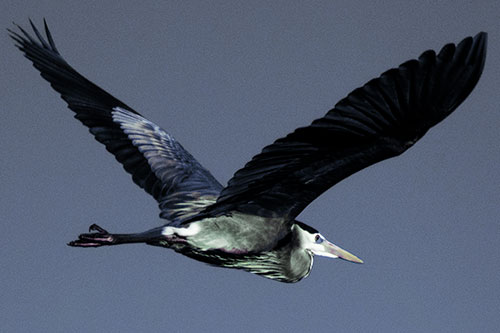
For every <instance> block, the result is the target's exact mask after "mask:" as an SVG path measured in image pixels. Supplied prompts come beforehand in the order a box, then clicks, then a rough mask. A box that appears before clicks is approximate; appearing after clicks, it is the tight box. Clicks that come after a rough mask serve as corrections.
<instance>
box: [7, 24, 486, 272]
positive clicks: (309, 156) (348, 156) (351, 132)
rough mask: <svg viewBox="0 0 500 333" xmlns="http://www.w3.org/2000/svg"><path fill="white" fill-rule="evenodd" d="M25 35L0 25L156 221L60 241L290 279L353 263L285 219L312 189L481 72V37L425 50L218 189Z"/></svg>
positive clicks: (428, 118)
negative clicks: (164, 252) (141, 248)
mask: <svg viewBox="0 0 500 333" xmlns="http://www.w3.org/2000/svg"><path fill="white" fill-rule="evenodd" d="M30 24H31V26H32V28H33V31H34V33H35V35H36V38H33V37H32V36H30V34H28V33H27V32H26V31H25V30H23V29H22V28H21V27H19V26H17V27H18V28H19V29H20V33H16V32H14V31H12V30H9V32H10V35H11V37H12V38H13V39H14V40H15V41H16V43H17V44H16V46H17V47H18V48H19V49H20V50H21V51H22V52H24V55H25V56H26V57H27V58H28V59H29V60H31V61H32V62H33V65H34V66H35V68H37V69H38V70H39V71H40V73H41V75H42V77H43V78H45V79H46V80H47V81H49V82H50V84H51V85H52V87H53V88H54V89H55V90H56V91H57V92H59V93H60V94H61V96H62V98H63V99H64V100H65V101H66V102H67V103H68V106H69V108H70V109H71V110H73V111H74V112H75V113H76V115H75V118H77V119H78V120H80V121H81V122H82V123H83V124H84V125H85V126H87V127H88V128H89V129H90V132H91V133H92V134H93V135H94V137H95V138H96V139H97V141H99V142H101V143H102V144H104V145H105V146H106V149H107V150H108V151H109V152H111V153H112V154H113V155H114V156H115V157H116V159H117V160H118V161H119V162H120V163H121V164H122V165H123V167H124V168H125V170H126V171H127V172H128V173H130V174H131V175H132V179H133V181H134V182H135V183H136V184H137V185H139V186H140V187H142V188H143V189H144V190H145V191H146V192H148V193H149V194H151V195H152V196H153V197H154V198H155V199H156V200H157V201H158V204H159V207H160V210H161V213H160V217H161V218H162V219H164V224H163V226H161V227H156V228H153V229H151V230H148V231H146V232H142V233H134V234H114V233H109V232H107V231H106V230H105V229H103V228H101V227H99V226H97V225H95V224H94V225H92V226H90V230H89V233H84V234H81V235H80V236H79V237H78V239H77V240H75V241H72V242H70V243H69V244H68V245H70V246H76V247H98V246H103V245H117V244H125V243H146V244H149V245H154V246H161V247H167V248H171V249H173V250H175V251H177V252H179V253H182V254H184V255H186V256H189V257H191V258H194V259H196V260H200V261H203V262H206V263H209V264H212V265H216V266H222V267H229V268H237V269H243V270H246V271H249V272H252V273H255V274H259V275H262V276H264V277H267V278H270V279H274V280H278V281H282V282H297V281H299V280H301V279H302V278H304V277H306V276H307V275H308V274H309V273H310V271H311V268H312V264H313V256H314V255H320V256H326V257H331V258H342V259H345V260H348V261H352V262H356V263H362V261H361V260H360V259H359V258H357V257H356V256H354V255H352V254H350V253H349V252H347V251H345V250H343V249H341V248H340V247H338V246H336V245H334V244H332V243H330V242H329V241H327V240H326V239H325V238H324V237H323V236H322V235H321V234H320V233H319V232H318V231H317V230H316V229H314V228H312V227H310V226H308V225H306V224H304V223H302V222H299V221H297V220H295V218H296V217H297V215H298V214H299V213H300V212H301V211H302V210H303V209H304V208H305V207H306V206H307V205H308V204H309V203H311V202H312V201H313V200H314V199H315V198H316V197H318V196H319V195H320V194H321V193H323V192H324V191H326V190H327V189H329V188H330V187H331V186H333V185H335V184H336V183H338V182H339V181H341V180H342V179H344V178H346V177H348V176H350V175H351V174H353V173H355V172H357V171H359V170H361V169H363V168H365V167H367V166H369V165H371V164H373V163H376V162H378V161H381V160H384V159H386V158H389V157H392V156H397V155H399V154H401V153H402V152H404V151H405V150H406V149H408V148H409V147H411V146H412V145H413V144H414V143H415V142H416V141H417V140H418V139H420V138H421V137H422V136H423V135H424V134H425V133H426V132H427V130H429V128H431V127H432V126H434V125H436V124H437V123H438V122H440V121H441V120H443V119H444V118H445V117H447V116H448V115H449V114H450V113H451V112H452V111H453V110H455V109H456V108H457V107H458V105H459V104H460V103H461V102H462V101H463V100H464V99H465V98H466V97H467V96H468V95H469V94H470V92H471V91H472V89H473V88H474V86H475V85H476V83H477V82H478V80H479V77H480V76H481V73H482V70H483V66H484V62H485V57H486V44H487V34H486V33H484V32H481V33H479V34H477V35H476V36H475V37H474V38H472V37H467V38H465V39H464V40H462V41H461V42H460V43H459V44H458V45H456V46H455V45H454V44H447V45H445V46H444V47H443V48H442V49H441V51H440V52H439V53H438V54H436V53H435V52H434V51H432V50H429V51H426V52H424V53H422V55H421V56H420V57H419V58H418V59H414V60H409V61H407V62H405V63H403V64H402V65H400V66H399V67H398V68H393V69H390V70H388V71H386V72H384V73H383V74H382V75H381V76H380V77H378V78H376V79H373V80H371V81H369V82H368V83H367V84H365V85H364V86H362V87H361V88H358V89H356V90H354V91H353V92H351V93H350V94H349V95H348V96H347V97H346V98H344V99H342V100H341V101H340V102H338V103H337V104H336V105H335V107H334V108H333V109H331V110H330V111H328V113H327V114H326V115H325V116H324V117H323V118H320V119H316V120H315V121H313V122H312V124H311V125H309V126H306V127H301V128H298V129H296V130H295V131H294V132H292V133H290V134H288V135H287V136H286V137H284V138H281V139H278V140H276V141H275V142H274V143H272V144H271V145H269V146H266V147H265V148H264V149H263V150H262V152H261V153H260V154H258V155H256V156H254V157H253V158H252V160H251V161H250V162H248V163H247V164H246V165H245V166H244V167H243V168H242V169H240V170H238V171H237V172H236V173H235V174H234V176H233V178H232V179H231V180H230V181H229V182H228V185H227V186H226V187H224V186H222V185H221V184H220V183H219V182H218V181H217V180H216V179H215V178H214V177H213V176H212V175H211V174H210V173H209V172H208V171H207V170H206V169H205V168H203V167H202V166H201V165H200V164H199V163H198V162H197V161H196V160H195V159H194V158H193V156H191V154H189V153H188V152H187V151H186V150H185V149H184V148H183V147H182V146H181V145H180V144H179V143H178V142H177V141H176V140H175V139H174V138H173V137H172V136H171V135H170V134H168V133H167V132H165V131H164V130H163V129H161V128H160V127H159V126H157V125H156V124H154V123H152V122H150V121H149V120H147V119H146V118H144V117H142V116H141V115H140V114H139V113H137V112H136V111H134V109H132V108H131V107H129V106H127V105H126V104H124V103H123V102H121V101H119V100H118V99H116V98H114V97H113V96H111V95H110V94H108V93H107V92H105V91H104V90H102V89H101V88H99V87H98V86H96V85H95V84H93V83H92V82H90V81H89V80H87V79H86V78H84V77H83V76H82V75H80V74H79V73H78V72H77V71H75V70H74V69H73V68H72V67H71V66H70V65H68V63H67V62H66V61H65V60H64V59H63V58H62V57H61V55H60V54H59V52H58V50H57V48H56V46H55V44H54V41H53V39H52V36H51V34H50V32H49V29H48V27H47V24H46V22H45V21H44V27H45V34H46V38H44V37H43V36H42V34H41V33H40V32H39V31H38V30H37V29H36V27H35V26H34V25H33V23H32V22H31V20H30Z"/></svg>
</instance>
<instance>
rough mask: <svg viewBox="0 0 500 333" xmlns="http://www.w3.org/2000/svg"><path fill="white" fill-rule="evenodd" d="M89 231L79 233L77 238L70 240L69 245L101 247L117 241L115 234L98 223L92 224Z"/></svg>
mask: <svg viewBox="0 0 500 333" xmlns="http://www.w3.org/2000/svg"><path fill="white" fill-rule="evenodd" d="M92 231H97V232H92ZM89 232H90V233H88V234H81V235H79V236H78V239H77V240H74V241H71V242H69V243H68V245H69V246H74V247H99V246H103V245H113V244H114V243H115V238H114V237H113V235H111V234H109V233H108V232H107V231H106V230H105V229H103V228H101V227H100V226H98V225H97V224H92V225H91V226H90V227H89Z"/></svg>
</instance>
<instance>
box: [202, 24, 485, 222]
mask: <svg viewBox="0 0 500 333" xmlns="http://www.w3.org/2000/svg"><path fill="white" fill-rule="evenodd" d="M486 41H487V35H486V33H484V32H481V33H479V34H478V35H476V36H475V37H474V38H471V37H468V38H465V39H464V40H463V41H462V42H460V43H459V44H458V45H457V46H455V45H454V44H447V45H445V46H444V47H443V48H442V50H441V51H440V52H439V54H438V55H436V54H435V52H434V51H432V50H429V51H426V52H424V53H423V54H422V55H421V56H420V57H419V58H418V60H410V61H407V62H405V63H403V64H402V65H400V66H399V67H398V68H394V69H391V70H389V71H387V72H385V73H383V74H382V75H381V76H380V77H379V78H376V79H373V80H371V81H369V82H368V83H367V84H365V85H364V86H363V87H361V88H358V89H356V90H354V91H353V92H351V93H350V94H349V95H348V96H347V97H346V98H344V99H342V100H341V101H340V102H338V103H337V105H336V106H335V107H334V108H333V109H332V110H330V111H329V112H328V113H327V114H326V115H325V116H324V117H323V118H320V119H317V120H315V121H313V123H312V124H311V125H310V126H308V127H303V128H298V129H297V130H295V131H294V132H293V133H291V134H289V135H287V136H286V137H284V138H281V139H278V140H277V141H276V142H274V143H273V144H271V145H269V146H267V147H265V148H264V149H263V150H262V152H261V153H260V154H258V155H256V156H255V157H253V159H252V160H251V161H250V162H248V163H247V164H246V165H245V167H243V168H242V169H240V170H238V171H237V172H236V173H235V175H234V176H233V178H232V179H231V180H230V181H229V183H228V186H227V187H226V188H224V189H223V190H222V192H221V195H220V197H219V198H218V199H217V202H216V203H215V204H214V205H212V206H209V207H207V209H206V211H205V212H204V213H205V214H209V215H217V214H221V213H223V212H230V211H232V210H237V211H241V212H246V213H251V214H256V215H260V216H268V217H270V216H273V217H277V216H279V217H284V218H287V219H289V220H290V219H293V218H294V217H296V216H297V215H298V214H299V213H300V212H301V211H302V210H303V209H304V208H305V207H306V206H307V205H308V204H309V203H310V202H311V201H313V200H314V199H315V198H316V197H318V196H319V195H320V194H321V193H323V192H324V191H326V190H327V189H329V188H330V187H331V186H333V185H335V184H336V183H338V182H339V181H341V180H342V179H344V178H346V177H348V176H350V175H352V174H353V173H355V172H357V171H359V170H361V169H363V168H366V167H367V166H369V165H371V164H374V163H376V162H379V161H381V160H384V159H386V158H389V157H392V156H396V155H399V154H401V153H402V152H404V151H405V150H406V149H408V148H409V147H411V146H412V145H413V144H414V143H415V142H416V141H417V140H418V139H420V138H421V137H422V136H423V135H424V134H425V133H426V132H427V130H429V128H431V127H432V126H434V125H436V124H437V123H439V122H440V121H441V120H443V119H444V118H445V117H447V116H448V115H449V114H450V113H451V112H452V111H453V110H455V109H456V108H457V106H458V105H459V104H460V103H461V102H463V100H464V99H465V98H466V97H467V96H468V95H469V93H470V92H471V91H472V89H473V88H474V86H475V85H476V83H477V82H478V80H479V77H480V76H481V73H482V70H483V66H484V62H485V57H486Z"/></svg>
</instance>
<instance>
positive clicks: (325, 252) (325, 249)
mask: <svg viewBox="0 0 500 333" xmlns="http://www.w3.org/2000/svg"><path fill="white" fill-rule="evenodd" d="M293 231H294V234H295V235H296V239H297V240H298V243H299V245H300V247H302V248H303V249H305V250H306V251H309V252H310V253H311V254H314V255H318V256H323V257H328V258H340V259H344V260H347V261H351V262H354V263H358V264H362V263H363V260H361V259H359V258H358V257H356V256H355V255H353V254H351V253H349V252H347V251H346V250H344V249H342V248H340V247H338V246H337V245H335V244H333V243H330V242H329V241H327V240H326V238H325V237H323V235H321V234H320V233H319V232H318V230H316V229H314V228H313V227H310V226H308V225H307V224H304V223H302V222H299V221H295V224H294V225H293Z"/></svg>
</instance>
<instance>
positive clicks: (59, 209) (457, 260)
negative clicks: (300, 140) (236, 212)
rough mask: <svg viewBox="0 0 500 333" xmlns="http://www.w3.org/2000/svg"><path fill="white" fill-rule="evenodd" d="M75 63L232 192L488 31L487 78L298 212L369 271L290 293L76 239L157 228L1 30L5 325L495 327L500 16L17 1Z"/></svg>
mask: <svg viewBox="0 0 500 333" xmlns="http://www.w3.org/2000/svg"><path fill="white" fill-rule="evenodd" d="M0 7H1V10H0V26H1V27H3V28H7V27H12V25H11V21H15V22H17V23H19V24H22V25H24V26H27V18H28V17H31V18H32V19H33V20H34V21H35V22H36V23H37V24H38V25H40V24H41V22H42V20H41V19H42V17H45V18H47V20H48V23H49V25H50V28H51V30H52V33H53V36H54V38H55V41H56V44H57V45H58V48H59V50H60V51H61V53H62V55H63V56H64V57H65V58H66V60H67V61H68V62H69V63H70V64H71V65H72V66H73V67H75V68H76V69H77V70H78V71H80V72H81V73H82V74H83V75H85V76H86V77H87V78H88V79H90V80H91V81H93V82H95V83H97V84H98V85H100V86H101V87H103V88H104V89H106V90H108V91H109V92H110V93H112V94H113V95H115V96H116V97H118V98H119V99H121V100H123V101H124V102H126V103H127V104H129V105H130V106H132V107H134V108H135V109H136V110H138V111H139V112H141V113H142V114H143V115H144V116H146V117H147V118H149V119H150V120H152V121H154V122H156V123H157V124H159V125H160V126H162V127H163V128H165V129H166V130H168V131H169V132H170V133H172V134H173V135H174V136H175V137H176V138H177V139H178V140H179V141H180V142H181V143H182V144H183V145H184V147H185V148H187V149H188V150H189V151H190V152H191V153H192V154H193V155H194V156H195V157H196V158H197V159H198V160H199V161H200V162H201V163H202V164H203V165H204V166H206V167H207V168H208V169H209V170H211V171H212V173H213V174H214V175H215V176H216V177H217V178H218V179H219V180H220V181H221V182H223V183H225V182H226V181H227V180H228V179H229V178H230V177H231V175H232V174H233V172H234V171H236V170H237V169H238V168H240V167H241V166H243V164H244V163H245V162H246V161H247V160H248V159H250V158H251V156H253V155H254V154H256V153H258V152H259V151H260V149H261V148H262V147H263V146H264V145H266V144H269V143H271V142H272V141H273V140H275V139H276V138H278V137H281V136H283V135H285V134H287V133H288V132H290V131H291V130H293V129H295V128H296V127H299V126H304V125H307V124H309V123H310V122H311V121H312V120H313V119H315V118H318V117H321V116H322V115H324V114H325V113H326V111H327V110H329V109H330V108H331V107H332V106H333V105H334V104H335V103H336V102H337V101H338V100H339V99H341V98H342V97H344V96H345V95H346V94H347V93H349V92H350V91H351V90H352V89H354V88H357V87H358V86H360V85H362V84H364V83H365V82H366V81H368V80H369V79H371V78H373V77H376V76H378V75H379V74H380V73H381V72H383V71H385V70H387V69H389V68H391V67H394V66H397V65H399V64H400V63H401V62H403V61H405V60H408V59H410V58H414V57H417V56H418V55H419V54H420V53H421V52H423V51H424V50H427V49H430V48H433V49H439V48H441V47H442V46H443V45H444V44H445V43H448V42H458V41H460V40H461V39H462V38H464V37H465V36H469V35H474V34H476V33H477V32H479V31H482V30H484V31H487V32H489V48H488V56H487V61H486V66H485V70H484V74H483V76H482V78H481V80H480V81H479V83H478V85H477V87H476V89H475V90H474V91H473V92H472V94H471V95H470V96H469V98H468V99H467V100H466V101H465V102H464V103H463V104H462V105H461V106H460V107H459V109H458V110H457V111H456V112H455V113H454V114H452V115H451V116H450V117H449V118H448V119H446V120H445V121H444V122H442V123H441V124H439V125H438V126H436V127H435V128H433V129H432V130H431V131H430V132H429V133H428V134H427V135H426V136H425V137H424V138H423V139H422V140H421V141H420V142H418V143H417V144H416V145H415V146H414V147H413V148H411V149H410V150H409V151H408V152H406V153H405V154H403V155H402V156H400V157H398V158H394V159H390V160H387V161H384V162H382V163H379V164H377V165H375V166H372V167H370V168H368V169H366V170H363V171H362V172H359V173H357V174H356V175H354V176H352V177H350V178H349V179H347V180H345V181H343V182H341V183H340V184H338V185H337V186H335V187H334V188H332V189H331V190H330V191H328V192H326V193H325V194H324V195H322V196H321V197H320V198H318V199H317V200H316V201H315V202H314V203H313V204H312V205H310V206H309V207H308V208H307V209H306V210H305V211H304V212H303V213H302V214H301V215H300V216H299V219H300V220H302V221H304V222H306V223H308V224H310V225H312V226H314V227H315V228H317V229H319V230H320V231H321V232H322V234H323V235H325V236H326V237H327V238H329V239H330V240H332V241H333V242H334V243H336V244H338V245H340V246H342V247H344V248H346V249H347V250H349V251H351V252H353V253H354V254H356V255H359V256H360V257H361V258H363V259H364V260H365V264H364V265H354V264H350V263H347V262H342V261H339V260H331V259H325V258H316V260H315V265H314V268H313V271H312V273H311V275H310V276H309V277H308V278H306V279H305V280H303V281H301V282H300V283H298V284H292V285H288V284H282V283H277V282H274V281H271V280H267V279H264V278H261V277H257V276H254V275H252V274H249V273H245V272H241V271H235V270H228V269H220V268H212V267H209V266H207V265H205V264H202V263H199V262H196V261H194V260H191V259H188V258H186V257H183V256H180V255H178V254H176V253H174V252H173V251H170V250H166V249H161V248H154V247H148V246H145V245H129V246H118V247H110V248H99V249H75V248H69V247H67V246H66V242H68V241H70V240H73V239H74V238H75V237H76V236H77V235H78V234H79V233H82V232H85V231H86V229H87V227H88V226H89V225H90V224H91V223H98V224H99V225H101V226H103V227H105V228H107V229H108V230H109V231H111V232H134V231H142V230H146V229H148V228H151V227H154V226H156V225H159V223H160V220H159V218H158V208H157V206H156V202H155V201H154V200H153V199H152V198H151V197H149V196H148V195H147V194H146V193H145V192H143V191H142V190H141V189H139V188H138V187H137V186H136V185H135V184H133V183H132V181H131V179H130V176H129V175H128V174H126V173H125V172H124V171H123V170H122V168H121V166H120V165H119V164H118V163H117V162H116V161H115V160H114V159H113V157H112V156H111V155H110V154H108V153H107V152H106V151H105V150H104V148H103V147H102V146H101V145H100V144H99V143H97V142H96V141H94V140H93V138H92V137H91V135H89V134H88V133H87V129H86V128H84V127H83V126H82V125H81V124H80V123H79V122H77V121H76V120H74V119H73V118H72V113H71V112H70V111H69V110H68V109H67V108H66V105H65V103H64V102H63V101H62V100H61V99H60V98H59V96H58V95H57V94H56V93H55V92H54V91H53V90H52V89H51V88H50V86H49V85H48V84H47V83H46V82H45V81H44V80H43V79H42V78H40V76H39V75H38V72H37V71H36V70H35V69H34V68H32V66H31V64H30V63H29V62H28V61H27V60H26V59H24V58H23V57H22V55H21V53H20V52H19V51H18V50H17V49H15V48H14V47H13V43H12V41H11V40H10V39H9V38H8V37H7V34H6V32H5V31H4V33H2V36H1V37H0V50H1V51H0V54H1V58H2V61H0V73H1V75H0V97H1V101H2V107H1V118H0V119H1V122H0V142H1V144H2V152H1V156H2V158H1V161H2V162H1V163H0V178H1V183H0V184H1V185H0V197H1V200H0V210H1V212H2V218H1V220H2V221H1V223H0V228H1V229H0V233H1V241H0V251H1V252H0V253H1V254H0V281H1V282H2V288H1V289H0V290H1V291H0V331H2V332H16V331H24V332H27V331H51V332H68V331H79V332H91V331H97V330H106V331H110V332H118V331H120V332H124V331H159V330H165V331H172V332H176V331H179V332H181V331H182V332H194V331H206V332H207V331H218V332H234V331H240V332H255V331H273V332H288V331H291V330H292V331H326V332H331V331H334V330H336V331H340V332H353V331H372V332H373V331H375V332H377V331H378V332H402V331H404V332H472V331H474V332H490V331H492V330H496V329H498V327H499V326H500V316H499V315H498V314H499V311H500V288H499V286H500V246H499V245H500V222H499V215H500V208H499V207H500V174H499V170H500V168H499V165H500V131H499V129H498V127H499V125H500V106H499V105H500V103H499V102H500V97H499V87H500V60H499V59H500V19H499V18H500V3H499V2H498V1H495V0H491V1H486V0H484V1H475V2H474V1H417V2H415V1H411V2H410V1H369V2H368V1H364V2H361V1H359V2H358V1H355V2H354V1H314V2H311V1H300V2H298V1H272V2H268V1H163V2H158V1H108V2H106V3H105V4H103V3H102V2H101V1H20V0H16V1H12V0H4V1H2V4H1V5H0Z"/></svg>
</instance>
